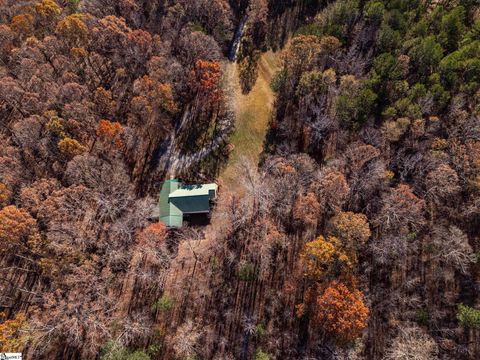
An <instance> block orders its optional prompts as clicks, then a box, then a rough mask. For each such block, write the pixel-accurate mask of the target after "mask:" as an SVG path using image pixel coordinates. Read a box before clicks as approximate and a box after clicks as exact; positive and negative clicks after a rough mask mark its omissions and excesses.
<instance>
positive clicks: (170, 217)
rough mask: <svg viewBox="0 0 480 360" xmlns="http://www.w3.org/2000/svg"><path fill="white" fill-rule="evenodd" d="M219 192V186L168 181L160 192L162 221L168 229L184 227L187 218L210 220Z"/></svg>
mask: <svg viewBox="0 0 480 360" xmlns="http://www.w3.org/2000/svg"><path fill="white" fill-rule="evenodd" d="M217 190H218V185H217V184H198V185H185V184H182V183H181V182H180V181H178V180H166V181H165V182H164V183H163V185H162V190H161V191H160V201H159V209H160V221H161V222H163V223H164V224H165V225H166V226H167V227H182V225H183V220H184V219H185V218H188V219H191V220H194V219H206V218H208V215H209V214H210V210H211V208H212V204H213V201H214V200H215V198H216V197H217Z"/></svg>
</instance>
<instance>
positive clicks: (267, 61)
mask: <svg viewBox="0 0 480 360" xmlns="http://www.w3.org/2000/svg"><path fill="white" fill-rule="evenodd" d="M280 65H281V61H280V54H279V53H273V52H271V51H269V52H267V53H265V54H263V55H262V58H261V60H260V65H259V71H258V79H257V82H256V83H255V86H254V88H253V89H252V91H251V92H250V93H249V94H247V95H243V94H242V92H241V90H240V84H239V80H238V71H237V64H235V63H229V64H227V66H226V73H227V78H230V79H232V80H233V81H232V82H233V84H232V92H233V94H234V95H233V96H232V101H233V108H234V110H235V116H236V121H235V131H234V133H233V135H232V136H231V138H230V142H231V143H232V144H233V145H234V150H233V152H232V153H231V154H230V159H229V161H228V164H227V166H226V168H225V169H224V170H223V172H222V173H221V175H220V180H221V184H222V185H223V187H224V189H229V190H230V191H232V192H235V191H238V190H240V189H239V186H240V184H239V183H238V181H237V167H238V164H239V161H240V159H241V158H242V157H246V158H247V159H248V160H250V161H251V162H252V163H254V164H257V163H258V161H259V158H260V154H261V153H262V150H263V143H264V140H265V135H266V134H267V130H268V124H269V121H270V117H271V114H272V109H273V102H274V99H275V95H274V93H273V91H272V89H271V88H270V82H271V80H272V77H273V75H274V74H275V72H276V71H277V70H279V69H280Z"/></svg>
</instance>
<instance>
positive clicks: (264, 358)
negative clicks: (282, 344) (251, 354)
mask: <svg viewBox="0 0 480 360" xmlns="http://www.w3.org/2000/svg"><path fill="white" fill-rule="evenodd" d="M255 360H270V355H268V354H267V353H265V352H263V351H262V350H257V352H256V353H255Z"/></svg>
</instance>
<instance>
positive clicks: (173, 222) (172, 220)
mask: <svg viewBox="0 0 480 360" xmlns="http://www.w3.org/2000/svg"><path fill="white" fill-rule="evenodd" d="M180 185H181V184H180V183H179V182H178V180H167V181H165V182H164V183H163V186H162V190H161V191H160V203H159V206H160V221H161V222H163V223H164V224H165V225H166V226H174V227H181V226H182V223H183V213H182V212H181V211H180V210H179V209H178V208H177V207H176V206H174V205H172V204H170V202H169V201H168V196H169V195H170V193H172V192H173V191H175V190H177V189H178V188H179V186H180Z"/></svg>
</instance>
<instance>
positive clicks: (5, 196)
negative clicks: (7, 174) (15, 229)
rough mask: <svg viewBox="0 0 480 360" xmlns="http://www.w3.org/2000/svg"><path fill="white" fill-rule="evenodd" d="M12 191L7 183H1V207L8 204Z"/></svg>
mask: <svg viewBox="0 0 480 360" xmlns="http://www.w3.org/2000/svg"><path fill="white" fill-rule="evenodd" d="M11 196H12V192H11V191H10V190H9V189H8V188H7V186H6V185H5V184H2V183H0V208H2V207H4V206H6V205H7V204H8V203H9V202H10V197H11Z"/></svg>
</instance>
